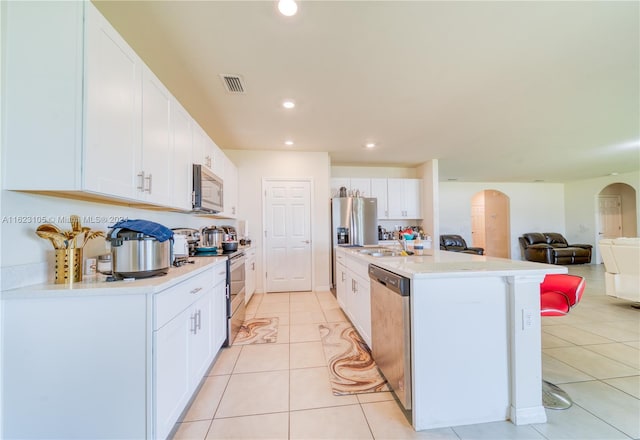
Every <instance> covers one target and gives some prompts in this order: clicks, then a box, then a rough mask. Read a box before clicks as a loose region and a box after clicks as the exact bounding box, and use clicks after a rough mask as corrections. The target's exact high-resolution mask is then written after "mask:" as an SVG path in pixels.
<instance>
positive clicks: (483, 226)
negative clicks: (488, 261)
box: [471, 189, 511, 258]
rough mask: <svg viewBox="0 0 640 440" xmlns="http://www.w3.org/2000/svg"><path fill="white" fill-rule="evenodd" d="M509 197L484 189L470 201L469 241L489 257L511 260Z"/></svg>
mask: <svg viewBox="0 0 640 440" xmlns="http://www.w3.org/2000/svg"><path fill="white" fill-rule="evenodd" d="M510 229H511V228H510V218H509V197H508V196H507V195H506V194H504V193H502V192H500V191H497V190H494V189H486V190H484V191H481V192H479V193H476V194H475V195H474V196H473V197H472V199H471V241H472V243H473V246H475V247H481V248H484V254H485V255H489V256H491V257H502V258H511V240H510V235H511V233H510Z"/></svg>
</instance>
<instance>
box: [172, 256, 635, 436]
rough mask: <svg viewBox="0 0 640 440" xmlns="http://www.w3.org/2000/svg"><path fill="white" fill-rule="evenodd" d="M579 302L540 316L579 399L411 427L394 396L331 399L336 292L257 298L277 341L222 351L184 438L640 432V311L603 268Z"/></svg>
mask: <svg viewBox="0 0 640 440" xmlns="http://www.w3.org/2000/svg"><path fill="white" fill-rule="evenodd" d="M569 272H570V273H574V274H577V275H581V276H584V277H585V278H586V282H587V288H586V291H585V294H584V297H583V300H582V301H581V302H580V303H579V304H578V305H577V306H576V307H575V308H574V309H573V310H572V311H571V313H570V314H569V315H567V316H564V317H545V318H543V319H542V325H543V327H542V347H543V350H542V351H543V376H544V377H545V379H547V380H549V381H551V382H553V383H556V384H559V385H560V386H561V387H562V388H564V389H565V390H566V391H567V392H568V393H569V394H570V395H571V397H572V398H573V400H574V402H575V403H574V405H573V406H572V407H571V408H570V409H568V410H565V411H553V410H547V417H548V422H547V423H544V424H536V425H528V426H515V425H513V424H512V423H510V422H508V421H505V422H496V423H484V424H478V425H468V426H456V427H450V428H442V429H434V430H428V431H421V432H415V431H414V430H413V429H412V428H411V426H410V425H409V423H408V422H407V420H406V419H405V417H404V415H403V414H402V412H401V411H400V409H399V407H398V405H397V403H396V402H395V401H394V400H393V398H392V396H391V395H390V394H389V393H373V394H359V395H350V396H334V395H333V394H332V393H331V389H330V387H329V380H328V370H327V366H326V362H325V359H324V354H323V351H322V346H321V343H320V333H319V331H318V325H317V324H318V323H321V322H336V321H344V320H346V318H345V316H344V315H343V314H342V312H341V311H340V309H339V306H338V304H337V302H336V301H335V299H334V297H333V295H332V294H331V293H330V292H316V293H313V292H301V293H300V292H295V293H272V294H266V295H259V294H258V295H254V297H253V298H252V300H251V303H250V304H249V305H248V309H247V314H248V317H253V316H256V317H271V316H277V317H278V318H279V319H280V325H279V330H278V342H277V343H273V344H259V345H244V346H236V347H230V348H226V349H223V351H222V352H221V354H220V356H219V358H218V359H217V360H216V362H215V364H214V365H213V367H212V368H211V370H210V371H209V374H208V377H207V378H206V381H205V383H204V385H203V387H202V388H201V390H200V392H199V393H198V395H197V397H196V398H195V400H194V402H193V404H192V405H191V407H190V408H189V410H188V412H187V413H186V416H185V418H184V420H183V421H182V423H180V424H179V425H178V429H177V431H176V433H175V436H174V438H175V439H176V440H178V439H414V438H427V439H461V440H466V439H487V440H498V439H576V440H578V439H579V440H582V439H594V440H609V439H629V438H632V439H638V438H640V310H637V309H633V308H631V307H630V305H631V303H630V302H628V301H622V300H617V299H615V298H611V297H608V296H606V295H605V294H604V268H603V266H602V265H586V266H584V265H581V266H573V267H569Z"/></svg>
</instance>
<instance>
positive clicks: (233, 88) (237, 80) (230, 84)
mask: <svg viewBox="0 0 640 440" xmlns="http://www.w3.org/2000/svg"><path fill="white" fill-rule="evenodd" d="M220 78H222V81H223V82H224V86H225V87H226V89H227V92H229V93H244V84H242V77H241V76H240V75H230V74H226V73H224V74H221V75H220Z"/></svg>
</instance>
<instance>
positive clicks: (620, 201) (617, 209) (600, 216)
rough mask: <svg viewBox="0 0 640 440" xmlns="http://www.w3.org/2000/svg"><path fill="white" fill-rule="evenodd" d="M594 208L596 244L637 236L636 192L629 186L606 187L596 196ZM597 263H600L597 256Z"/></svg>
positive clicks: (618, 184) (622, 184)
mask: <svg viewBox="0 0 640 440" xmlns="http://www.w3.org/2000/svg"><path fill="white" fill-rule="evenodd" d="M596 206H597V212H596V229H597V234H598V236H597V237H596V242H597V241H598V240H600V239H601V238H616V237H637V236H638V214H637V212H638V211H637V209H636V190H635V189H634V188H633V187H632V186H631V185H627V184H626V183H612V184H610V185H607V186H606V187H605V188H603V189H602V191H600V193H599V194H598V195H597V205H596ZM598 254H599V253H598ZM597 261H598V262H601V261H602V259H601V257H600V256H599V255H598V260H597Z"/></svg>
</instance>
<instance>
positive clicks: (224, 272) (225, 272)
mask: <svg viewBox="0 0 640 440" xmlns="http://www.w3.org/2000/svg"><path fill="white" fill-rule="evenodd" d="M226 274H227V271H226V270H223V271H222V272H218V275H226Z"/></svg>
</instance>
